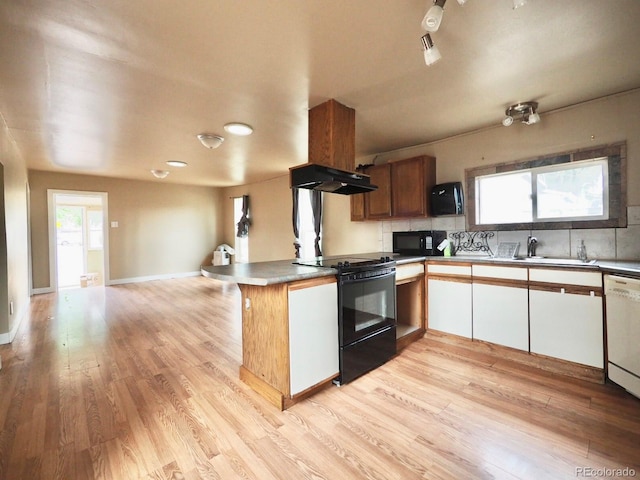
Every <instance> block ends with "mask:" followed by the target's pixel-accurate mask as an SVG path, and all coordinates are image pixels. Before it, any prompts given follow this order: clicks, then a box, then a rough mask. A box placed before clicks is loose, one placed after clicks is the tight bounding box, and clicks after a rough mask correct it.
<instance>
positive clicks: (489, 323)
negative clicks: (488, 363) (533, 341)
mask: <svg viewBox="0 0 640 480" xmlns="http://www.w3.org/2000/svg"><path fill="white" fill-rule="evenodd" d="M473 338H474V339H477V340H484V341H486V342H491V343H496V344H498V345H504V346H507V347H512V348H517V349H519V350H525V351H528V350H529V304H528V290H527V289H526V288H520V287H510V286H501V285H491V284H485V283H476V282H474V284H473Z"/></svg>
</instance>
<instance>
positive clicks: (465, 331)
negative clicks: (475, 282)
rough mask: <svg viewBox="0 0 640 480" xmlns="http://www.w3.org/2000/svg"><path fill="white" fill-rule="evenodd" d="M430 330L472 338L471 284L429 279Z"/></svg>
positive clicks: (428, 319) (428, 320)
mask: <svg viewBox="0 0 640 480" xmlns="http://www.w3.org/2000/svg"><path fill="white" fill-rule="evenodd" d="M428 292H429V316H428V318H427V322H428V328H429V329H433V330H439V331H441V332H446V333H452V334H454V335H460V336H462V337H467V338H471V283H470V282H453V281H446V280H436V279H431V278H430V279H429V281H428Z"/></svg>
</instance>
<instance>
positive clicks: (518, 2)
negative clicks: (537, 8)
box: [513, 0, 527, 10]
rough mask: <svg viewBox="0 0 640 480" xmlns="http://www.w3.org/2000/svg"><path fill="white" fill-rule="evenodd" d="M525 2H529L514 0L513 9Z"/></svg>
mask: <svg viewBox="0 0 640 480" xmlns="http://www.w3.org/2000/svg"><path fill="white" fill-rule="evenodd" d="M525 3H527V0H513V9H514V10H515V9H516V8H519V7H522V6H523V5H524V4H525Z"/></svg>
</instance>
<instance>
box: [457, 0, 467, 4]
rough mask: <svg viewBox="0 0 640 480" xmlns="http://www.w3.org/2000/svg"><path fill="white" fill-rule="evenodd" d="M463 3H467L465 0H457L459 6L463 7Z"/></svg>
mask: <svg viewBox="0 0 640 480" xmlns="http://www.w3.org/2000/svg"><path fill="white" fill-rule="evenodd" d="M465 3H467V0H458V4H459V5H464V4H465Z"/></svg>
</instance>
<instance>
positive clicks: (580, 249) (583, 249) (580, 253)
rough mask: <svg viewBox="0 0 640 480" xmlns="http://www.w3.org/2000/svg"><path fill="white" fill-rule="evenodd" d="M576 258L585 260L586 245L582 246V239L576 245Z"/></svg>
mask: <svg viewBox="0 0 640 480" xmlns="http://www.w3.org/2000/svg"><path fill="white" fill-rule="evenodd" d="M578 260H581V261H583V262H586V261H587V247H585V246H584V240H580V245H578Z"/></svg>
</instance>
